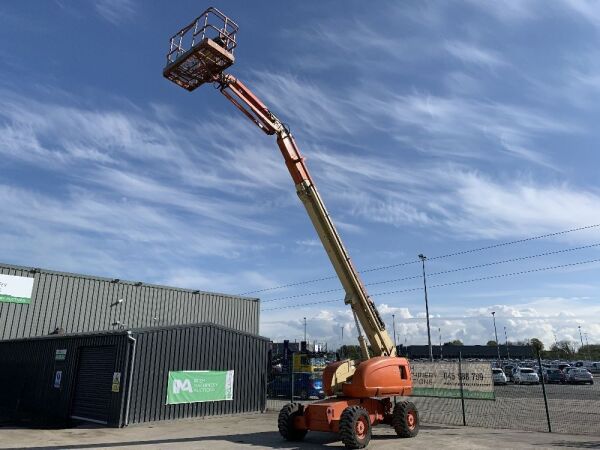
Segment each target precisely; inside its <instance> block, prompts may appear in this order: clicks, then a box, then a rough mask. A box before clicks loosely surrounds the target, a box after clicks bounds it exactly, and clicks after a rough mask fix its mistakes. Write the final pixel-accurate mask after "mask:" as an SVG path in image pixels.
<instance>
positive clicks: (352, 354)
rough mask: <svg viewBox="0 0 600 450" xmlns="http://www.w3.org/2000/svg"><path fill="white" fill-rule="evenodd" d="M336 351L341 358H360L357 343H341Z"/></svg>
mask: <svg viewBox="0 0 600 450" xmlns="http://www.w3.org/2000/svg"><path fill="white" fill-rule="evenodd" d="M338 353H339V354H340V357H341V358H343V359H360V347H359V346H358V345H342V346H341V347H340V349H339V351H338Z"/></svg>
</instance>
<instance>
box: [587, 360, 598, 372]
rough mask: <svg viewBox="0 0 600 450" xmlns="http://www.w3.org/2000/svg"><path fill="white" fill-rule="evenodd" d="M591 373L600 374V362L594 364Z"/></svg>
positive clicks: (590, 368) (590, 369)
mask: <svg viewBox="0 0 600 450" xmlns="http://www.w3.org/2000/svg"><path fill="white" fill-rule="evenodd" d="M589 371H590V372H592V373H600V362H593V363H592V365H591V366H590V367H589Z"/></svg>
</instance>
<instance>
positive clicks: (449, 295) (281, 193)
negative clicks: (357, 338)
mask: <svg viewBox="0 0 600 450" xmlns="http://www.w3.org/2000/svg"><path fill="white" fill-rule="evenodd" d="M168 3H169V4H171V5H172V6H170V7H169V6H168V5H167V2H163V3H160V4H159V3H158V2H141V1H140V0H98V1H87V2H78V1H77V2H76V1H68V0H55V1H26V2H18V3H17V2H13V3H4V4H3V5H2V6H1V7H0V25H1V26H0V35H1V37H2V41H3V42H4V43H5V44H4V45H3V46H1V47H0V69H1V70H2V73H3V76H2V78H1V79H0V131H1V132H0V158H1V161H2V163H1V164H0V176H1V181H0V190H1V193H0V195H1V196H2V199H3V214H2V217H1V218H0V239H1V241H2V244H3V245H2V246H1V247H0V260H2V261H3V262H7V263H13V264H20V265H25V266H37V267H45V268H49V269H54V270H64V271H72V272H78V273H89V274H94V275H103V276H109V277H118V278H122V279H131V280H141V281H145V282H151V283H160V284H167V285H174V286H179V287H189V288H195V289H203V290H207V291H220V292H227V293H241V292H247V291H254V290H261V289H266V288H269V287H272V286H279V285H285V284H289V283H294V282H297V281H303V280H312V279H316V278H323V277H330V276H331V275H333V270H332V269H331V267H330V264H329V261H328V260H327V258H326V256H325V254H324V251H323V250H322V248H321V246H320V245H319V243H318V241H317V240H316V236H315V233H314V231H313V229H312V227H311V225H310V222H309V220H308V218H307V216H306V214H305V212H304V210H303V208H302V206H301V204H300V202H299V201H298V199H297V198H296V195H295V192H294V189H293V185H292V183H291V180H290V179H289V175H288V174H287V171H286V169H285V166H284V164H283V163H282V161H281V156H280V154H279V152H278V149H277V147H276V144H275V141H274V139H273V138H272V137H268V136H264V135H263V134H262V133H261V132H260V131H259V130H258V129H256V128H254V127H253V126H252V124H251V123H250V122H248V121H246V120H245V119H244V118H243V116H241V115H240V114H239V113H238V112H237V111H236V110H235V109H234V108H233V107H232V106H231V105H230V104H229V103H228V102H227V101H226V100H225V99H224V98H223V97H222V96H220V95H219V94H218V93H217V92H216V91H215V90H214V89H212V88H210V87H203V88H202V89H199V90H197V91H195V92H194V93H191V94H190V93H188V92H186V91H184V90H183V89H179V88H177V87H176V86H175V85H173V84H171V83H169V82H168V81H166V80H165V79H163V78H162V76H161V72H162V68H163V66H164V63H165V54H166V51H167V48H168V38H169V37H170V35H171V34H173V33H174V32H176V31H177V30H178V29H179V28H180V27H181V26H183V25H184V24H186V23H188V22H189V21H191V19H193V18H194V17H195V16H196V15H198V14H199V13H200V12H201V11H202V10H203V9H204V8H205V7H206V6H208V5H209V4H208V3H205V2H197V1H179V2H168ZM340 4H341V3H340ZM215 6H217V7H219V8H220V9H222V10H223V11H224V12H225V13H226V14H228V15H229V16H231V17H232V18H234V20H236V21H237V22H238V23H239V24H240V32H239V46H238V49H237V50H236V52H237V53H236V58H237V60H236V64H235V65H234V67H233V68H232V69H231V71H232V73H234V74H235V75H236V76H238V77H240V78H241V79H243V80H244V81H245V82H246V83H247V84H248V85H249V86H251V87H252V88H253V89H254V90H255V91H256V92H257V93H258V94H259V95H260V96H261V97H262V98H263V99H264V100H265V102H266V103H267V104H268V105H269V107H270V108H271V109H272V110H273V111H275V112H276V113H277V114H278V115H279V116H280V117H281V118H282V119H283V120H284V121H285V122H287V123H288V124H289V125H290V127H291V129H292V131H293V132H294V134H295V136H296V139H297V140H298V143H299V145H300V148H301V149H302V151H303V153H304V154H305V156H306V157H307V160H308V164H309V167H310V169H311V170H312V172H313V176H314V178H315V180H316V182H317V185H318V187H319V189H320V191H321V194H322V196H323V197H324V199H325V202H326V204H327V206H328V209H329V210H330V213H331V214H332V216H333V218H334V220H335V221H336V223H337V224H338V227H339V230H340V232H341V234H342V236H343V238H344V241H345V243H346V245H347V247H348V249H349V251H350V254H351V255H352V257H353V259H354V261H355V264H356V266H357V267H358V268H359V269H360V270H363V269H369V268H373V267H380V266H387V265H394V264H398V263H401V262H404V261H415V260H416V255H418V254H419V253H424V254H426V255H427V256H430V257H433V256H436V255H444V254H448V253H453V252H456V251H462V250H468V249H472V248H478V247H482V246H489V245H494V244H497V243H501V242H506V241H512V240H518V239H523V238H526V237H530V236H536V235H542V234H547V233H553V232H557V231H562V230H568V229H572V228H578V227H583V226H587V225H593V224H598V223H600V189H599V188H598V166H599V163H600V155H599V154H598V148H597V142H598V125H597V124H598V118H599V113H600V106H598V105H599V104H600V103H599V102H598V100H599V99H600V62H599V61H600V58H599V56H600V54H599V53H600V52H599V51H598V50H597V49H598V41H599V37H600V6H598V4H597V3H595V2H586V1H568V0H564V1H559V0H557V1H554V2H542V1H541V0H540V1H536V0H529V1H521V2H508V1H506V2H505V1H495V2H478V1H463V2H458V1H451V2H417V1H414V2H413V1H411V2H391V1H389V2H379V3H378V6H377V7H373V6H370V7H369V6H367V5H366V3H365V2H359V1H353V2H351V1H348V2H346V1H345V2H344V3H343V8H339V7H338V6H339V5H338V6H336V4H335V3H329V4H319V7H318V8H316V7H315V4H314V3H312V2H286V3H282V2H260V3H258V4H256V3H253V4H252V7H250V6H249V4H248V2H242V1H230V2H221V3H217V4H215ZM598 243H600V228H591V229H588V230H583V231H578V232H573V233H568V234H564V235H560V236H556V237H552V238H545V239H538V240H534V241H528V242H526V243H522V244H518V245H510V246H503V247H498V248H495V249H490V250H485V251H481V252H474V253H467V254H465V255H462V256H457V257H450V258H443V259H438V260H432V261H430V262H429V263H428V265H427V270H428V271H429V272H432V273H434V272H442V271H448V270H454V269H458V268H463V267H467V266H473V265H480V264H488V263H491V262H497V261H502V260H506V259H514V258H519V257H525V256H533V255H538V254H542V253H549V252H557V251H560V250H569V251H566V252H562V253H554V254H552V255H546V256H543V257H535V258H529V259H524V260H520V261H513V262H510V263H503V264H496V265H492V266H485V267H480V268H477V269H470V270H464V271H459V272H452V273H446V274H439V275H433V274H432V276H431V277H430V280H429V282H430V284H431V285H432V286H433V285H436V284H445V283H450V282H454V281H461V280H469V279H474V278H482V277H489V276H492V275H498V274H506V273H512V272H519V271H524V270H531V269H536V268H544V267H550V266H557V265H564V264H571V263H576V262H581V261H589V260H593V259H598V258H600V253H599V251H598V248H599V247H589V248H586V249H578V250H572V249H574V248H576V247H581V246H589V245H592V244H598ZM599 268H600V264H598V263H587V264H581V265H577V266H570V267H564V268H560V269H555V270H548V271H540V272H536V273H531V274H527V275H520V276H513V277H501V278H497V279H492V280H483V281H478V282H473V283H466V284H459V285H454V286H446V287H437V288H435V287H432V288H431V290H430V313H431V314H432V316H433V322H432V327H433V328H434V330H435V331H436V332H435V333H434V342H437V339H438V338H437V329H438V328H440V329H441V333H442V339H443V340H444V341H446V340H449V339H453V338H460V339H462V340H463V341H465V342H468V343H480V342H486V341H487V340H488V339H491V338H492V337H493V328H492V322H491V316H490V312H491V311H496V312H497V314H496V317H497V323H498V329H499V332H500V334H501V335H502V334H503V327H504V326H506V327H507V329H508V334H509V339H524V338H530V337H533V336H537V337H540V338H542V340H544V341H545V342H546V343H547V344H550V343H551V342H552V341H553V340H554V334H556V336H557V338H558V339H559V340H560V339H568V340H572V341H574V340H577V341H579V334H578V328H577V327H578V326H579V325H581V326H582V329H583V330H584V332H587V333H588V336H589V340H590V342H598V341H600V319H599V317H600V304H599V302H598V296H599V295H600V282H599V281H598V271H599ZM419 273H420V267H419V265H418V264H416V263H415V264H408V265H404V266H399V267H394V268H389V269H385V270H377V271H371V272H366V273H364V279H365V282H366V283H368V284H372V283H380V284H374V285H372V286H371V287H369V289H370V292H371V293H372V295H373V298H374V299H375V301H376V303H377V304H378V305H379V307H380V310H381V312H382V314H383V316H384V319H385V320H386V322H388V323H391V314H396V318H397V333H398V336H399V337H398V341H399V342H407V343H409V344H411V343H413V344H416V343H424V342H425V339H426V338H425V336H426V334H425V321H424V320H423V317H424V311H423V310H424V307H423V293H422V291H419V290H414V291H409V292H403V293H394V294H387V295H381V293H384V292H390V291H399V290H405V289H412V288H415V289H417V288H419V286H420V280H419V279H418V278H414V279H409V280H402V281H392V282H388V281H389V280H395V279H398V278H406V277H412V276H417V275H419ZM384 281H385V282H386V283H381V282H384ZM339 287H340V286H339V283H338V282H337V281H336V280H335V279H333V280H331V279H329V280H325V281H321V282H315V283H308V284H303V285H300V286H292V287H287V288H282V289H277V290H269V291H265V292H261V293H258V294H255V295H258V296H260V297H261V299H262V300H263V301H264V302H265V303H264V304H263V308H265V309H271V308H276V307H282V306H292V308H286V309H278V310H270V311H264V312H263V314H262V325H261V332H262V334H264V335H266V336H269V337H272V338H274V339H283V338H285V337H287V338H291V339H300V338H301V337H302V333H303V320H302V318H303V317H307V319H308V322H309V326H308V334H309V338H311V339H318V340H321V341H327V342H329V343H330V344H331V345H335V344H338V343H339V337H340V328H341V327H342V326H343V327H345V330H346V332H345V341H346V343H351V342H354V341H353V339H354V338H352V337H349V336H352V335H353V333H355V330H354V328H353V323H352V319H351V317H350V315H349V311H348V310H347V308H346V307H345V306H344V305H343V304H342V303H341V302H339V303H322V304H318V305H304V306H303V304H304V303H312V302H317V301H327V300H335V299H336V298H340V297H341V294H340V293H337V292H329V293H323V294H312V295H306V296H302V297H295V298H288V299H281V300H275V299H279V298H281V297H287V296H295V295H299V294H310V293H313V292H320V291H325V290H333V289H338V288H339ZM271 300H272V301H271Z"/></svg>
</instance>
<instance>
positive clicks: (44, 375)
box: [0, 331, 130, 426]
mask: <svg viewBox="0 0 600 450" xmlns="http://www.w3.org/2000/svg"><path fill="white" fill-rule="evenodd" d="M100 346H112V347H114V351H115V353H114V354H115V362H114V369H113V371H114V372H121V374H122V376H123V377H125V374H126V373H127V370H128V368H127V365H128V361H129V357H128V353H129V349H130V344H129V339H128V338H127V333H126V332H123V331H122V332H118V333H115V332H112V333H107V334H96V335H73V336H47V337H39V338H33V339H20V340H13V341H1V342H0V417H2V418H13V419H14V418H24V419H27V420H31V419H36V420H41V421H42V422H43V423H45V424H47V423H48V422H49V421H50V422H53V423H54V422H56V423H58V424H62V423H64V422H67V421H68V420H69V416H70V413H71V400H72V394H73V392H74V389H75V384H76V383H77V368H78V365H77V364H78V359H79V352H80V349H81V348H82V347H100ZM59 349H60V350H66V351H67V353H66V357H65V360H64V361H57V360H56V350H59ZM59 370H60V371H61V372H62V380H61V383H60V388H55V387H54V379H55V374H56V371H59ZM124 387H125V385H124V384H122V386H121V389H120V392H118V393H112V392H111V394H110V406H109V416H110V419H109V421H108V424H109V425H112V426H119V425H120V422H121V416H122V414H123V409H124V406H125V405H124V398H125V397H124V390H123V388H124ZM109 389H110V386H109Z"/></svg>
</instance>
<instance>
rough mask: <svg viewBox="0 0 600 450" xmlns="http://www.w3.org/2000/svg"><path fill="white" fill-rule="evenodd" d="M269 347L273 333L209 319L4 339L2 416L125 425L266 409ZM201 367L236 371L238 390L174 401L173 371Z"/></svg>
mask: <svg viewBox="0 0 600 450" xmlns="http://www.w3.org/2000/svg"><path fill="white" fill-rule="evenodd" d="M268 349H269V342H268V340H267V339H265V338H261V337H259V336H255V335H252V334H248V333H243V332H240V331H238V330H233V329H230V328H225V327H221V326H218V325H214V324H209V323H203V324H195V325H185V326H170V327H160V328H146V329H138V330H130V331H124V330H121V331H111V332H101V333H86V334H73V335H58V336H44V337H37V338H29V339H17V340H5V341H0V361H2V370H0V419H7V418H8V419H21V420H38V421H41V422H42V423H44V424H47V423H48V422H49V421H51V422H56V423H57V424H60V425H62V424H64V423H68V422H69V421H71V420H73V419H75V420H86V421H92V422H98V423H104V424H107V425H110V426H116V427H120V426H124V425H127V424H128V423H136V422H147V421H156V420H169V419H176V418H182V417H197V416H209V415H219V414H233V413H242V412H260V411H263V410H264V409H265V402H266V382H267V360H268ZM198 370H201V371H207V370H208V371H233V374H232V375H233V376H232V378H231V380H232V386H233V393H232V398H231V399H230V400H216V401H204V402H200V403H185V404H169V405H167V404H166V403H167V402H166V399H167V388H168V375H169V372H170V371H198ZM59 372H60V374H59ZM116 374H118V377H117V379H118V383H117V384H116V387H115V377H116ZM171 388H172V386H171Z"/></svg>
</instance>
